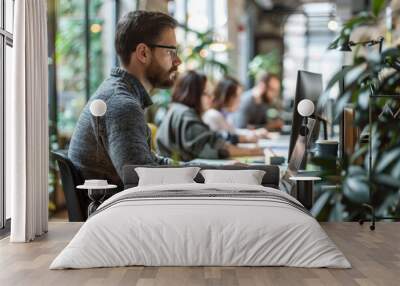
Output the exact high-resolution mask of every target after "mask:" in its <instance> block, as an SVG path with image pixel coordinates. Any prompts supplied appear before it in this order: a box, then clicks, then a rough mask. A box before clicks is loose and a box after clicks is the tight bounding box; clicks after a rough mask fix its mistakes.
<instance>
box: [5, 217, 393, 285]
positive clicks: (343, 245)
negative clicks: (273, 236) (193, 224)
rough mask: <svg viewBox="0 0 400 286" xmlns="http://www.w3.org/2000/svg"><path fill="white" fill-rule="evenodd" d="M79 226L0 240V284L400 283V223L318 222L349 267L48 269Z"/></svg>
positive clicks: (54, 227) (61, 226)
mask: <svg viewBox="0 0 400 286" xmlns="http://www.w3.org/2000/svg"><path fill="white" fill-rule="evenodd" d="M80 226H81V224H80V223H62V222H52V223H50V227H49V233H48V234H47V235H45V236H43V237H42V238H40V239H38V240H35V241H34V242H32V243H26V244H25V243H21V244H17V243H12V244H11V243H9V239H8V238H5V239H3V240H1V241H0V285H1V286H6V285H7V286H8V285H12V286H17V285H57V286H58V285H68V286H80V285H137V286H139V285H140V286H150V285H151V286H153V285H167V286H178V285H227V286H231V285H246V286H247V285H249V286H250V285H255V286H261V285H346V286H347V285H384V286H388V285H400V224H399V223H378V225H377V229H376V230H375V231H370V230H369V229H368V225H364V226H359V225H358V224H357V223H322V226H323V228H324V229H325V230H326V232H327V233H328V235H329V236H330V237H331V238H332V239H333V241H335V243H336V244H337V245H338V247H339V248H340V249H341V250H342V251H343V252H344V254H345V255H346V257H347V258H348V259H349V260H350V262H351V263H352V266H353V268H352V269H349V270H342V269H305V268H289V267H123V268H101V269H86V270H51V271H50V270H48V267H49V265H50V263H51V261H52V260H53V259H54V258H55V256H56V255H57V254H58V253H59V252H60V251H61V250H62V248H63V247H65V245H66V244H67V243H68V241H69V240H70V239H71V238H72V236H73V235H74V234H75V233H76V231H77V230H78V229H79V227H80Z"/></svg>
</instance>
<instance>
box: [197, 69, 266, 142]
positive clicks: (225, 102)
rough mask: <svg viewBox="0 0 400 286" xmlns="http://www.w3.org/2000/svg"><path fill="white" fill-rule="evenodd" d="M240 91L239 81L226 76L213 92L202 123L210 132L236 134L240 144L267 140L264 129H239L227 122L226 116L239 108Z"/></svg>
mask: <svg viewBox="0 0 400 286" xmlns="http://www.w3.org/2000/svg"><path fill="white" fill-rule="evenodd" d="M242 91H243V90H242V87H241V85H240V83H239V81H238V80H236V79H235V78H233V77H229V76H226V77H225V78H223V79H222V80H220V81H219V82H218V84H217V85H216V87H215V89H214V92H213V101H212V107H211V108H210V109H208V110H207V111H206V112H205V113H204V114H203V115H202V119H203V121H204V123H206V124H207V125H208V126H209V127H210V129H211V130H214V131H226V132H230V133H231V134H236V135H237V136H238V138H239V142H241V143H246V142H257V140H258V139H260V138H267V137H268V131H267V130H266V129H265V128H259V129H239V128H235V127H234V126H233V125H232V124H230V123H229V122H228V120H227V117H228V115H229V114H232V113H234V112H236V111H237V110H238V108H239V106H240V95H241V93H242Z"/></svg>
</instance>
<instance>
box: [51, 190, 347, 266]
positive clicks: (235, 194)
mask: <svg viewBox="0 0 400 286" xmlns="http://www.w3.org/2000/svg"><path fill="white" fill-rule="evenodd" d="M193 194H197V195H193ZM128 265H145V266H195V265H198V266H200V265H201V266H211V265H213V266H245V265H246V266H293V267H331V268H350V267H351V266H350V263H349V262H348V261H347V259H346V258H345V257H344V255H343V254H342V252H341V251H340V250H339V249H338V248H337V247H336V245H335V244H334V243H333V242H332V241H331V239H330V238H329V237H328V236H327V234H326V233H325V232H324V231H323V229H322V228H321V227H320V225H319V224H318V222H317V221H316V220H315V219H314V218H313V217H312V216H311V215H309V214H308V213H307V211H306V210H305V209H304V208H302V207H301V205H300V203H299V202H297V201H296V200H295V199H294V198H292V197H291V196H289V195H287V194H285V193H283V192H281V191H279V190H276V189H273V188H268V187H263V186H254V185H239V184H197V183H192V184H177V185H162V186H143V187H135V188H131V189H127V190H125V191H123V192H121V193H118V194H117V195H115V196H113V197H111V198H110V199H108V200H107V201H105V202H104V203H103V204H102V205H101V206H100V207H99V209H98V211H97V212H96V213H95V214H94V215H93V216H92V217H90V218H89V219H88V221H87V222H86V223H85V224H84V225H83V226H82V227H81V229H80V230H79V232H78V233H77V234H76V236H75V237H74V238H73V239H72V241H71V242H70V243H69V244H68V246H67V247H65V249H64V250H63V251H62V252H61V253H60V254H59V255H58V256H57V257H56V259H55V260H54V261H53V262H52V264H51V265H50V269H63V268H91V267H114V266H128Z"/></svg>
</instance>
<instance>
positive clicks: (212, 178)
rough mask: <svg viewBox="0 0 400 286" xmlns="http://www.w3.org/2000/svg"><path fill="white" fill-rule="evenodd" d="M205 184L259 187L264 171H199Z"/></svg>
mask: <svg viewBox="0 0 400 286" xmlns="http://www.w3.org/2000/svg"><path fill="white" fill-rule="evenodd" d="M200 174H202V176H203V177H204V183H205V184H212V183H227V184H228V183H231V184H232V183H234V184H246V185H261V182H262V179H263V177H264V175H265V171H262V170H201V171H200Z"/></svg>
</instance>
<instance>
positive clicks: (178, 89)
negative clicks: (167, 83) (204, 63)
mask: <svg viewBox="0 0 400 286" xmlns="http://www.w3.org/2000/svg"><path fill="white" fill-rule="evenodd" d="M206 83H207V77H206V76H205V75H204V74H201V73H198V72H195V71H187V72H185V73H184V74H183V75H182V76H181V77H179V79H178V80H177V82H176V84H175V88H174V90H173V92H172V101H173V102H179V103H182V104H184V105H186V106H188V107H190V108H193V109H195V110H196V112H197V114H199V115H200V113H201V96H202V95H203V93H204V89H205V88H206Z"/></svg>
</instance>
